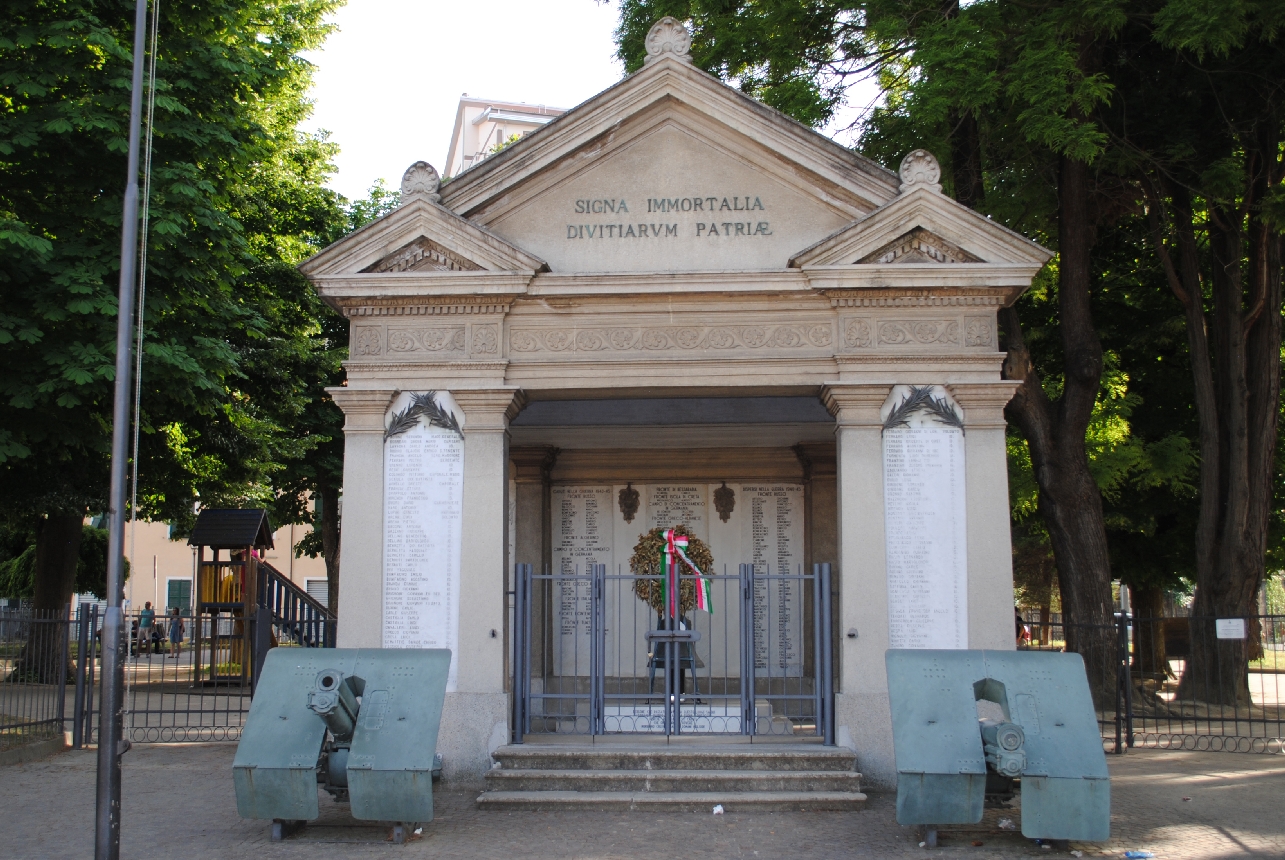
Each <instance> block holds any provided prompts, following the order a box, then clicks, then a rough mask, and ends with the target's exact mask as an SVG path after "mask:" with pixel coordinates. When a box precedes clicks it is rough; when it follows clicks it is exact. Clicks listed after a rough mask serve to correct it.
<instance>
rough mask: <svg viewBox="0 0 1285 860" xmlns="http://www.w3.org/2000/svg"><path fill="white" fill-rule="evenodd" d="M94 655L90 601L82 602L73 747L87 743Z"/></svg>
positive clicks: (78, 634)
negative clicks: (87, 694)
mask: <svg viewBox="0 0 1285 860" xmlns="http://www.w3.org/2000/svg"><path fill="white" fill-rule="evenodd" d="M92 659H93V657H92V656H91V655H90V653H89V603H82V604H80V607H79V608H78V609H77V610H76V697H75V699H73V700H72V701H73V704H72V708H71V715H72V716H71V748H72V749H77V750H78V749H80V748H81V747H83V746H84V745H85V730H84V729H85V727H84V722H83V720H84V717H83V714H84V712H85V670H86V668H87V667H86V664H87V662H88V661H89V660H92Z"/></svg>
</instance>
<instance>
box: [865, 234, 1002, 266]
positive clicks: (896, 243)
mask: <svg viewBox="0 0 1285 860" xmlns="http://www.w3.org/2000/svg"><path fill="white" fill-rule="evenodd" d="M854 262H857V263H873V264H877V265H884V266H886V265H889V264H896V265H902V264H906V263H980V262H981V260H980V259H978V258H977V257H976V256H974V255H972V254H970V253H968V252H967V251H965V250H964V249H963V248H961V247H959V246H958V245H956V244H955V243H954V242H949V241H947V240H945V239H943V238H942V237H940V236H937V235H934V234H932V233H930V232H928V231H927V230H925V229H924V228H923V227H916V228H915V229H913V230H911V231H910V232H908V233H903V234H902V235H900V236H898V237H897V238H896V239H893V240H892V241H891V242H889V243H887V244H886V245H883V246H882V247H879V248H876V249H875V250H874V251H872V252H870V253H869V254H866V255H865V256H864V257H862V258H861V259H860V260H856V261H854Z"/></svg>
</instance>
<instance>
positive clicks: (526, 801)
mask: <svg viewBox="0 0 1285 860" xmlns="http://www.w3.org/2000/svg"><path fill="white" fill-rule="evenodd" d="M865 800H866V796H865V795H864V794H862V793H861V792H857V791H488V792H485V793H483V794H482V795H481V796H480V797H478V799H477V806H478V808H479V809H496V810H506V811H517V810H521V809H526V810H532V811H539V812H550V811H553V810H558V809H576V810H586V809H587V810H599V811H617V812H621V811H638V812H644V811H645V812H703V813H705V814H707V815H708V814H709V813H710V811H711V810H712V809H713V808H714V806H716V805H721V806H722V807H723V811H724V812H750V811H755V812H790V811H794V810H800V811H842V810H853V809H860V808H861V807H862V805H863V804H864V803H865Z"/></svg>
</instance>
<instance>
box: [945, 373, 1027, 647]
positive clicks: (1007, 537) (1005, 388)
mask: <svg viewBox="0 0 1285 860" xmlns="http://www.w3.org/2000/svg"><path fill="white" fill-rule="evenodd" d="M1019 384H1020V383H1019V382H1018V381H1017V380H1003V381H1001V382H973V383H956V384H954V385H948V386H946V388H947V390H948V391H950V394H951V396H952V397H954V398H955V401H956V402H957V403H959V405H960V406H962V407H963V409H964V470H965V472H964V475H965V476H964V485H965V493H966V498H967V501H966V504H967V506H968V647H969V648H989V649H1006V650H1010V651H1011V650H1013V649H1014V648H1016V647H1017V640H1016V637H1015V636H1014V635H1013V543H1012V533H1011V531H1010V527H1009V508H1008V450H1007V446H1006V444H1005V430H1006V426H1007V425H1006V422H1005V421H1004V406H1005V405H1007V404H1008V401H1009V400H1010V399H1012V397H1013V392H1014V391H1016V390H1017V386H1018V385H1019Z"/></svg>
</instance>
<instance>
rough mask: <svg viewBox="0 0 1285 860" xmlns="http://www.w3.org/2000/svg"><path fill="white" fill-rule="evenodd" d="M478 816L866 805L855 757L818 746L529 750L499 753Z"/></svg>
mask: <svg viewBox="0 0 1285 860" xmlns="http://www.w3.org/2000/svg"><path fill="white" fill-rule="evenodd" d="M493 756H494V758H495V760H496V762H497V763H498V764H499V767H496V768H493V769H492V770H491V771H490V772H489V773H487V775H486V785H487V790H486V791H485V792H483V793H482V794H481V795H480V796H479V797H478V799H477V805H478V807H479V808H480V809H567V808H576V809H615V810H623V809H629V810H653V811H657V812H662V811H665V812H670V811H694V812H709V811H710V810H711V809H712V808H713V807H714V806H715V805H716V804H719V805H722V807H723V809H724V810H726V811H728V812H735V811H739V810H751V809H753V810H761V811H784V810H794V809H800V810H844V809H858V808H860V807H861V805H862V804H863V803H865V800H866V796H865V794H863V793H862V792H861V774H859V773H857V772H856V755H855V754H854V753H853V752H852V751H851V750H849V749H846V748H843V747H823V746H820V745H818V744H801V743H768V744H753V745H751V744H710V745H708V746H705V745H697V744H693V745H665V746H660V745H657V746H647V745H646V744H645V743H639V744H626V743H609V744H598V745H588V744H584V745H580V744H576V745H570V744H552V743H550V744H540V743H532V744H522V745H512V746H504V747H500V748H499V749H497V750H496V751H495V753H494V754H493Z"/></svg>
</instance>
